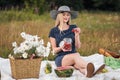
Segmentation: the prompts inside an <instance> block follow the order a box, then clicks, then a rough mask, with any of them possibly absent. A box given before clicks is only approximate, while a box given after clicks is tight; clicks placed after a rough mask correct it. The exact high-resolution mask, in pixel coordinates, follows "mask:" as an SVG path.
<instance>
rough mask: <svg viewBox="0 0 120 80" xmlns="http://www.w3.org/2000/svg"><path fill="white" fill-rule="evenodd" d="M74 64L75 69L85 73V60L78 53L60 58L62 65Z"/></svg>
mask: <svg viewBox="0 0 120 80" xmlns="http://www.w3.org/2000/svg"><path fill="white" fill-rule="evenodd" d="M70 65H74V67H75V68H76V69H79V71H80V72H82V73H83V74H85V70H86V66H87V62H86V61H84V60H83V59H82V58H81V56H80V54H79V53H75V54H68V55H65V56H64V57H63V59H62V66H70Z"/></svg>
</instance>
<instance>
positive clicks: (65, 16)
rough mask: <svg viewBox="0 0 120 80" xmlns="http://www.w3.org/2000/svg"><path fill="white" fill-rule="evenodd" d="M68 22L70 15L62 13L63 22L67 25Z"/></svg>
mask: <svg viewBox="0 0 120 80" xmlns="http://www.w3.org/2000/svg"><path fill="white" fill-rule="evenodd" d="M69 20H70V13H69V12H63V22H65V23H67V22H68V21H69Z"/></svg>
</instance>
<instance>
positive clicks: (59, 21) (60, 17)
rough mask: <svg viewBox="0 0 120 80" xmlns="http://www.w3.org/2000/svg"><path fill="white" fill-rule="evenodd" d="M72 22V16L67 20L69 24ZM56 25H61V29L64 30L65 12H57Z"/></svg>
mask: <svg viewBox="0 0 120 80" xmlns="http://www.w3.org/2000/svg"><path fill="white" fill-rule="evenodd" d="M70 22H71V17H70V19H69V21H68V22H67V24H68V25H70ZM55 26H60V31H62V27H63V13H59V14H57V17H56V21H55Z"/></svg>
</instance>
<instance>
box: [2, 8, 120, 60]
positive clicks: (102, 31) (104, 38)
mask: <svg viewBox="0 0 120 80" xmlns="http://www.w3.org/2000/svg"><path fill="white" fill-rule="evenodd" d="M119 21H120V13H117V12H87V11H82V12H80V13H79V16H78V18H77V19H75V20H72V24H76V25H77V26H78V27H80V28H81V30H82V33H81V35H80V36H81V37H80V40H81V42H82V45H81V48H80V49H78V52H80V54H81V55H91V54H94V53H96V52H98V49H99V48H105V49H109V50H111V51H115V52H117V53H118V51H119V50H120V36H119V34H120V23H119ZM52 27H54V20H52V19H51V18H50V15H49V13H47V12H46V13H44V14H43V15H40V16H39V15H36V14H33V13H30V12H23V11H14V10H12V11H1V12H0V28H1V29H0V33H1V34H0V56H1V57H4V58H7V57H8V54H9V53H10V50H11V49H12V46H11V43H12V42H14V41H16V42H18V43H20V42H21V41H22V38H21V37H20V33H21V32H23V31H24V32H26V33H29V34H33V35H36V34H37V35H38V36H40V37H41V38H43V39H44V41H45V42H47V41H49V38H48V34H49V31H50V29H51V28H52ZM52 58H53V55H51V57H50V59H52Z"/></svg>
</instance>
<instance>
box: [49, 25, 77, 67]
mask: <svg viewBox="0 0 120 80" xmlns="http://www.w3.org/2000/svg"><path fill="white" fill-rule="evenodd" d="M76 27H77V26H76V25H69V29H67V30H63V31H60V30H59V28H58V27H54V28H52V29H51V31H50V33H49V37H52V38H55V40H56V45H57V47H59V44H60V42H61V41H62V40H63V39H64V38H71V39H72V50H71V51H67V52H63V51H60V52H58V53H57V56H56V57H55V64H56V65H57V66H58V67H59V66H61V61H62V59H63V57H64V56H65V55H66V54H72V53H75V52H76V48H75V34H74V32H72V29H73V28H76Z"/></svg>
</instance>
